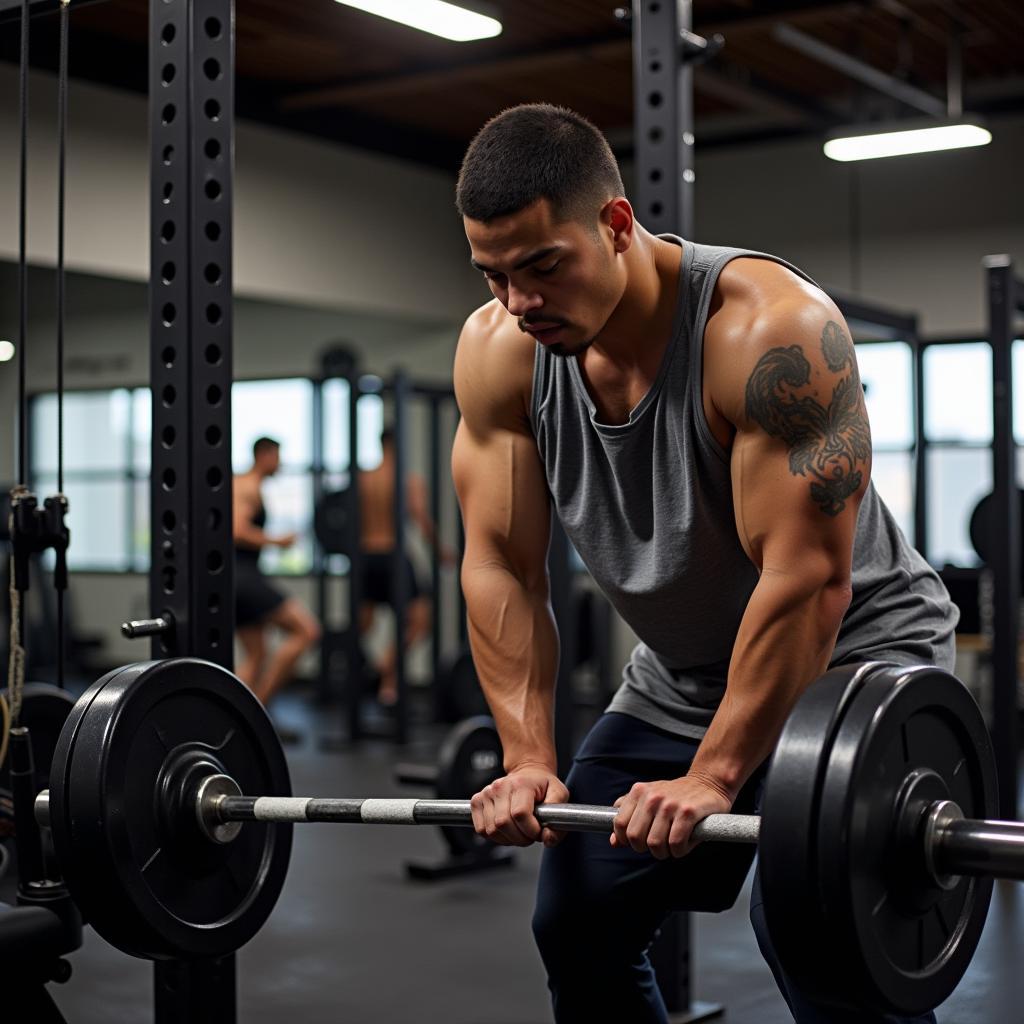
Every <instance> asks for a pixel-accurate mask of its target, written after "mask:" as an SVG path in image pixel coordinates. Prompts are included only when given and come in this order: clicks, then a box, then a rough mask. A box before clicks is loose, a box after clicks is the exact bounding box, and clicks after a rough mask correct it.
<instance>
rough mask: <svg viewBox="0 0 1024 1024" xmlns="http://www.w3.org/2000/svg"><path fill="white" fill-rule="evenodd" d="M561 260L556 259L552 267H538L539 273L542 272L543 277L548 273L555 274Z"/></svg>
mask: <svg viewBox="0 0 1024 1024" xmlns="http://www.w3.org/2000/svg"><path fill="white" fill-rule="evenodd" d="M561 262H562V261H561V260H555V262H554V263H552V264H551V266H550V267H537V273H538V274H540V275H541V277H547V275H548V274H553V273H554V272H555V271H556V270H557V269H558V265H559V264H560V263H561Z"/></svg>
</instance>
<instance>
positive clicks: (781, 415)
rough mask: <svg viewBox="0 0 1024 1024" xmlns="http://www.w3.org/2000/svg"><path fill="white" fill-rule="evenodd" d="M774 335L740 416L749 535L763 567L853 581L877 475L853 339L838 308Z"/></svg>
mask: <svg viewBox="0 0 1024 1024" xmlns="http://www.w3.org/2000/svg"><path fill="white" fill-rule="evenodd" d="M765 333H766V335H767V337H766V338H764V340H763V341H762V342H761V344H758V345H754V346H752V349H751V351H750V353H749V354H750V359H749V361H748V364H747V372H746V373H745V374H744V376H745V382H744V387H743V396H742V408H741V411H740V412H739V413H738V415H737V416H736V428H737V431H736V437H735V441H734V444H733V451H732V478H733V493H734V499H735V506H736V525H737V529H738V531H739V536H740V539H741V541H742V543H743V545H744V548H745V549H746V551H747V554H748V555H749V556H750V558H751V560H752V561H753V562H754V564H755V565H757V567H758V568H759V569H760V570H761V571H762V572H764V571H780V572H793V571H796V572H800V573H804V574H806V575H807V577H808V578H810V579H815V580H822V579H825V580H826V581H827V580H829V579H846V578H848V576H849V572H850V563H851V561H852V551H853V538H854V534H855V531H856V522H857V512H858V509H859V507H860V501H861V498H862V497H863V494H864V492H865V490H866V489H867V486H868V482H869V478H870V472H871V433H870V427H869V424H868V418H867V411H866V409H865V405H864V396H863V391H862V389H861V385H860V377H859V374H858V372H857V362H856V354H855V352H854V348H853V343H852V341H851V340H850V336H849V333H848V331H847V329H846V326H845V324H843V323H842V320H841V317H839V316H838V313H834V316H828V315H822V316H817V317H816V316H813V315H811V316H808V315H801V316H799V317H794V318H793V319H792V320H791V321H788V320H787V319H786V318H785V317H783V318H781V320H780V322H779V323H778V324H773V325H772V326H771V327H770V328H769V329H768V331H766V332H765Z"/></svg>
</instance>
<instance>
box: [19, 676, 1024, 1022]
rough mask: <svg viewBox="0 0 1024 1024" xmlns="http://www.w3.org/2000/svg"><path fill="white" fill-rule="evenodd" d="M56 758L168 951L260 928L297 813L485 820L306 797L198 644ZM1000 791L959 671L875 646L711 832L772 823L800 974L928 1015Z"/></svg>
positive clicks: (1010, 866) (550, 808) (135, 920)
mask: <svg viewBox="0 0 1024 1024" xmlns="http://www.w3.org/2000/svg"><path fill="white" fill-rule="evenodd" d="M50 778H51V791H50V794H49V796H48V797H42V798H41V799H40V800H39V803H38V814H39V817H40V819H41V820H42V821H44V822H47V823H48V824H49V825H50V827H51V828H52V830H53V838H54V845H55V849H56V851H57V854H58V857H59V859H60V862H61V865H62V870H63V871H64V873H65V877H66V881H67V884H68V886H69V889H70V891H71V892H72V895H73V896H74V898H75V899H76V901H77V902H79V904H80V906H81V907H82V909H83V911H84V913H85V916H86V918H87V919H88V920H89V921H90V923H91V924H92V925H93V927H94V928H95V929H96V930H97V931H98V932H100V934H102V935H103V936H104V937H105V938H106V939H107V940H108V941H109V942H111V943H112V944H113V945H115V946H117V947H119V948H120V949H123V950H125V951H126V952H129V953H133V954H135V955H138V956H146V957H151V958H164V957H188V956H204V955H219V954H222V953H225V952H228V951H230V950H233V949H237V948H238V947H239V946H241V945H242V944H244V943H245V942H246V941H248V939H249V938H251V937H252V936H253V935H254V934H255V933H256V931H257V930H258V929H259V927H260V926H261V925H262V924H263V921H264V920H265V919H266V917H267V915H268V914H269V913H270V910H271V909H272V907H273V904H274V902H276V899H277V896H278V894H279V892H280V889H281V886H282V884H283V881H284V874H285V871H286V868H287V860H288V851H289V848H290V841H291V827H290V826H291V824H292V823H295V822H306V821H331V822H361V823H389V824H430V825H437V824H445V825H456V826H457V825H469V824H470V823H471V814H470V809H469V802H468V801H452V800H403V799H399V800H375V799H369V800H367V799H318V798H297V797H291V796H290V791H289V783H288V775H287V769H286V766H285V762H284V757H283V754H282V752H281V748H280V744H279V743H278V741H277V737H276V735H275V734H274V732H273V729H272V728H271V727H270V724H269V722H268V720H267V718H266V715H265V713H264V712H263V710H262V708H261V707H260V706H259V704H258V702H257V701H256V700H255V698H253V697H252V695H251V693H249V691H248V690H247V689H246V688H245V687H244V686H242V684H241V683H239V681H238V680H237V679H236V678H235V677H234V676H232V675H231V673H229V672H227V671H226V670H224V669H222V668H219V667H217V666H214V665H210V664H209V663H206V662H201V661H196V660H191V659H175V660H171V661H166V662H151V663H148V664H142V665H132V666H128V667H127V668H124V669H120V670H118V671H116V672H113V673H110V674H109V675H108V676H105V677H104V678H103V679H101V680H100V681H99V682H97V683H96V684H94V685H93V686H92V687H91V688H90V689H89V690H88V691H87V692H86V693H85V694H84V695H83V697H82V698H81V700H80V701H79V702H78V704H77V705H76V707H75V709H74V711H73V712H72V715H71V716H70V718H69V719H68V723H67V725H66V726H65V729H64V731H63V732H62V734H61V738H60V742H59V743H58V747H57V750H56V752H55V755H54V765H53V768H52V769H51V774H50ZM243 794H260V795H258V796H256V795H243ZM995 806H996V803H995V784H994V770H993V766H992V753H991V747H990V744H989V739H988V733H987V729H986V727H985V724H984V721H983V720H982V717H981V714H980V712H979V710H978V707H977V705H976V704H975V702H974V700H973V698H971V696H970V694H969V693H968V692H967V691H966V689H965V688H964V687H963V685H962V684H961V683H960V682H959V681H958V680H956V679H955V678H954V677H953V676H951V675H950V674H949V673H947V672H944V671H942V670H940V669H936V668H933V667H914V668H906V667H900V666H894V665H887V664H881V663H872V664H867V665H862V666H853V667H846V668H840V669H834V670H832V671H830V672H828V673H827V674H826V675H825V676H824V677H822V679H820V680H818V681H817V682H816V683H814V684H813V685H812V686H811V687H809V688H808V690H807V691H806V693H805V694H804V696H803V697H802V698H801V700H800V701H799V702H798V704H797V706H796V708H795V709H794V711H793V713H792V714H791V716H790V718H789V720H788V721H787V724H786V726H785V728H784V730H783V732H782V735H781V737H780V739H779V742H778V744H777V746H776V751H775V754H774V755H773V761H772V766H771V769H770V771H769V773H768V777H767V781H766V784H765V792H764V799H763V802H762V816H761V817H760V818H758V817H751V816H741V815H714V816H712V817H710V818H707V819H705V820H704V821H703V822H701V823H700V824H699V825H698V826H697V829H696V830H695V835H697V836H698V837H699V838H701V839H707V840H718V841H733V842H746V843H752V842H757V844H758V851H759V855H760V868H759V870H760V872H761V883H762V892H763V895H764V903H765V914H766V917H767V921H768V928H769V931H770V932H771V935H772V938H773V941H774V943H775V946H776V949H777V951H778V954H779V957H780V960H781V962H782V964H783V966H784V968H785V969H786V971H787V972H788V973H790V974H791V975H792V976H794V978H796V979H797V980H798V981H799V983H800V984H802V985H806V986H807V988H809V989H810V991H812V992H813V993H815V994H816V995H818V997H819V998H821V999H824V1000H826V1001H832V1002H841V1003H843V1004H845V1005H849V1006H854V1007H864V1006H871V1007H874V1008H876V1009H879V1010H882V1011H884V1012H897V1013H904V1014H917V1013H922V1012H924V1011H925V1010H927V1009H930V1008H932V1007H934V1006H936V1005H938V1004H939V1003H940V1002H942V1001H943V1000H944V999H945V998H946V997H947V996H948V995H949V994H950V993H951V992H952V990H953V989H954V988H955V986H956V984H957V982H958V981H959V980H960V978H961V977H962V975H963V973H964V971H965V970H966V969H967V965H968V964H969V962H970V960H971V957H972V956H973V953H974V951H975V949H976V947H977V944H978V940H979V937H980V934H981V930H982V927H983V925H984V921H985V916H986V914H987V910H988V903H989V898H990V895H991V886H992V882H991V878H992V877H1008V878H1022V877H1024V825H1019V824H1017V823H1014V822H996V821H990V820H987V819H989V818H990V817H991V816H992V815H993V814H994V812H995ZM616 813H617V812H616V810H615V809H614V808H610V807H591V806H584V805H573V804H561V805H544V806H541V807H538V808H537V816H538V818H539V819H540V820H541V821H542V822H543V823H544V824H547V825H550V826H552V827H555V828H559V829H566V830H583V831H601V832H608V831H609V830H610V829H611V823H612V820H613V819H614V817H615V815H616ZM244 823H247V824H244Z"/></svg>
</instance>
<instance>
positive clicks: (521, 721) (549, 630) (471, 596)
mask: <svg viewBox="0 0 1024 1024" xmlns="http://www.w3.org/2000/svg"><path fill="white" fill-rule="evenodd" d="M462 585H463V590H464V592H465V595H466V609H467V614H468V619H469V639H470V644H471V646H472V649H473V660H474V662H475V664H476V668H477V672H478V674H479V676H480V682H481V685H482V686H483V690H484V694H485V696H486V697H487V703H488V705H489V706H490V709H491V713H492V714H493V715H494V720H495V723H496V725H497V727H498V733H499V735H500V736H501V742H502V748H503V750H504V755H505V770H506V771H507V772H511V771H514V770H515V769H516V768H517V767H522V766H524V765H526V764H536V765H542V766H544V767H546V768H548V769H550V770H551V771H552V772H554V771H555V769H556V765H557V758H556V756H555V741H554V686H555V678H556V671H557V665H558V633H557V630H556V628H555V622H554V618H553V617H552V613H551V606H550V604H549V601H548V593H547V587H546V585H544V586H540V585H537V586H532V587H531V586H527V585H526V584H524V583H523V582H522V581H521V580H520V579H518V578H517V576H516V575H515V574H514V573H513V572H512V570H511V569H509V568H508V567H507V566H504V565H501V564H495V563H485V564H474V563H473V562H472V561H469V560H467V561H466V562H465V563H464V564H463V570H462Z"/></svg>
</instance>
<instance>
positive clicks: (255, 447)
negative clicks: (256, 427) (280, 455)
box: [252, 437, 281, 459]
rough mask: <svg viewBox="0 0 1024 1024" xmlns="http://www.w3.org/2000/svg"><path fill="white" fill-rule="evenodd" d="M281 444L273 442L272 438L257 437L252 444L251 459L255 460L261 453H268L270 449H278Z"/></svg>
mask: <svg viewBox="0 0 1024 1024" xmlns="http://www.w3.org/2000/svg"><path fill="white" fill-rule="evenodd" d="M280 447H281V442H280V441H275V440H274V439H273V438H272V437H257V438H256V440H255V441H253V443H252V457H253V458H254V459H255V458H256V457H257V456H258V455H260V454H262V453H263V452H269V451H270V449H271V448H280Z"/></svg>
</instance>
